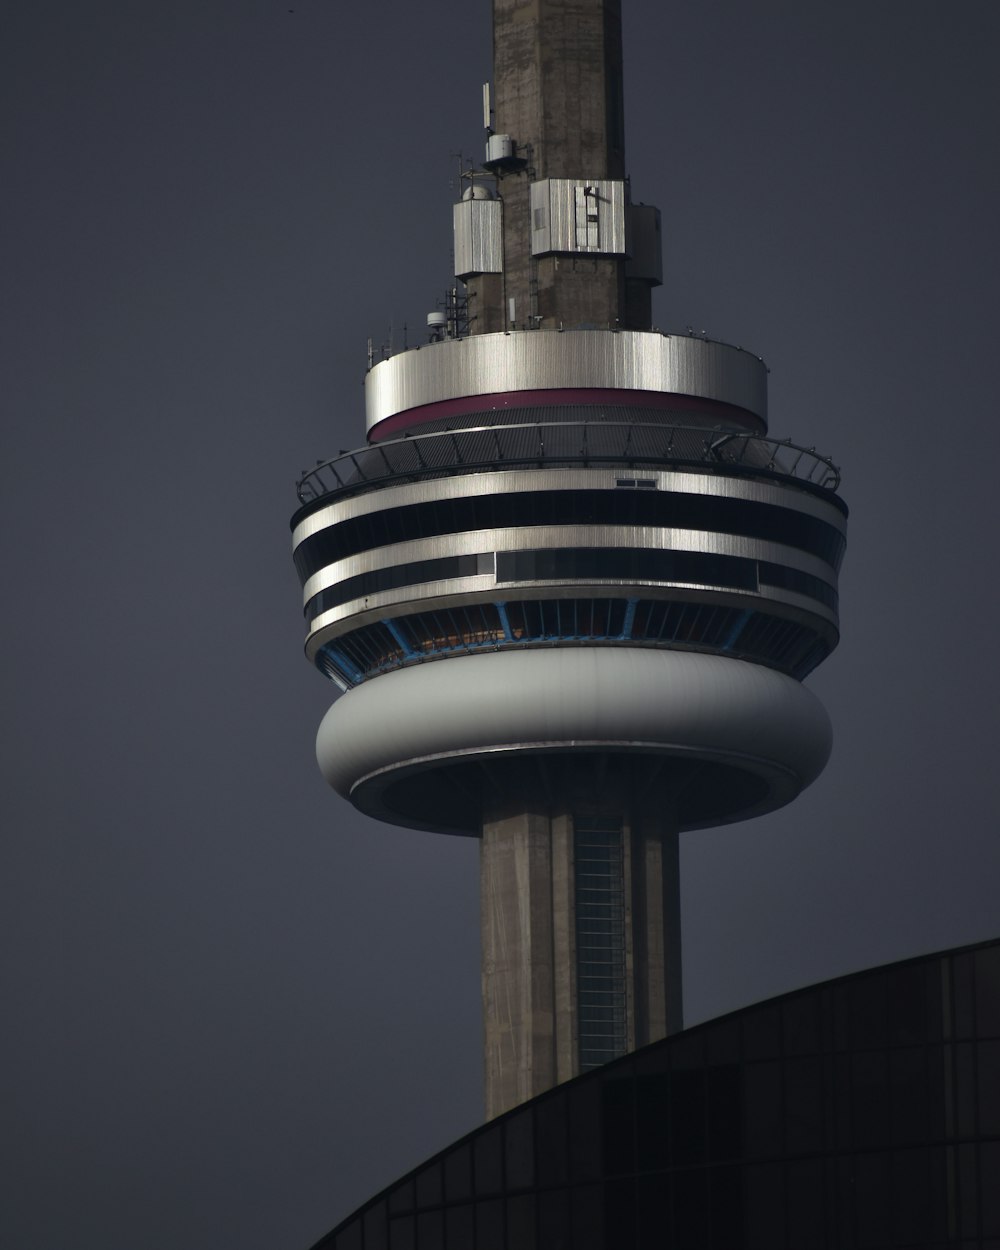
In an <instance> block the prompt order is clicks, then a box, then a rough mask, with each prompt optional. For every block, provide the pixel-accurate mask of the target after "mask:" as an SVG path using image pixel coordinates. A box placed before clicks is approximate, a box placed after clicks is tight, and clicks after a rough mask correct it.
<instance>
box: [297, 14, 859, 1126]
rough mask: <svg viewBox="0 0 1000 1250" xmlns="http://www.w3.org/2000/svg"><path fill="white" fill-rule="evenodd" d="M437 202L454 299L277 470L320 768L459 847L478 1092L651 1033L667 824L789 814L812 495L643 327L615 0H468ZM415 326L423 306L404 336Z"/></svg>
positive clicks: (645, 273)
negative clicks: (361, 428) (465, 51)
mask: <svg viewBox="0 0 1000 1250" xmlns="http://www.w3.org/2000/svg"><path fill="white" fill-rule="evenodd" d="M493 15H494V32H493V33H494V76H495V103H496V107H495V117H494V118H493V122H494V124H493V125H492V126H490V127H489V129H488V132H487V143H486V159H485V161H484V163H483V166H482V167H481V168H479V169H475V170H470V171H468V172H467V177H466V178H465V179H464V181H466V183H467V187H466V190H465V191H464V193H463V195H462V198H461V200H460V202H459V203H458V204H456V205H455V276H456V278H458V279H459V281H460V282H461V283H462V284H463V287H464V291H465V297H466V300H467V306H466V314H467V315H466V316H463V317H459V316H458V315H454V316H452V318H451V319H450V321H449V324H448V331H447V334H441V333H440V332H439V331H437V330H436V331H435V333H434V335H433V338H432V342H431V344H430V345H425V346H424V347H423V348H422V349H420V348H418V349H414V350H411V351H404V352H402V353H399V354H397V355H394V356H391V357H389V358H388V359H385V360H383V361H381V362H380V363H378V364H377V365H375V366H374V367H373V368H371V369H370V371H369V373H368V376H367V379H366V387H365V391H366V408H367V438H368V443H367V445H366V446H365V447H363V448H361V449H359V450H358V451H355V452H351V453H349V454H347V455H344V456H341V457H339V458H338V459H337V460H334V461H330V462H327V463H326V464H323V465H320V466H319V467H318V468H317V469H315V470H313V472H312V473H310V474H307V475H306V477H305V478H304V479H303V481H302V482H301V483H300V485H299V492H300V500H301V502H302V507H301V508H300V509H299V511H298V512H297V513H296V515H295V517H294V518H293V529H294V543H295V560H296V565H297V567H298V569H299V573H300V576H301V578H302V581H303V587H304V603H305V613H306V617H307V621H308V631H309V632H308V640H307V644H306V650H307V654H308V656H309V657H310V658H311V659H312V660H313V661H314V662H315V663H316V664H317V665H318V666H319V667H320V668H321V670H322V671H324V672H325V673H326V674H327V675H328V676H329V677H331V679H332V680H333V681H334V682H336V683H337V685H338V686H339V687H340V688H341V690H342V691H343V692H344V693H343V694H342V696H341V697H340V698H339V699H338V700H337V701H336V702H335V703H334V705H333V707H332V708H331V709H330V711H329V713H328V714H327V716H326V718H325V719H324V721H323V724H322V725H321V727H320V731H319V736H318V739H317V753H318V757H319V761H320V766H321V768H322V770H323V772H324V775H325V776H326V777H327V779H328V780H329V781H330V783H331V785H333V786H334V787H335V788H336V789H337V790H338V791H339V792H340V793H341V794H343V795H344V796H345V797H348V798H349V799H350V801H351V802H352V803H354V804H355V805H356V806H357V807H358V808H360V809H361V810H362V811H364V812H367V813H369V814H370V815H373V816H375V817H377V818H379V819H383V820H388V821H391V822H393V823H396V824H402V825H407V826H410V827H413V828H418V829H438V830H442V831H447V832H452V833H461V834H467V835H471V836H476V837H478V838H479V839H480V842H481V865H482V872H481V891H482V943H483V1005H484V1021H485V1037H486V1101H487V1112H488V1114H489V1115H495V1114H498V1113H500V1112H501V1111H504V1110H506V1109H507V1108H509V1107H511V1106H514V1105H516V1104H517V1103H519V1102H521V1101H523V1100H525V1099H527V1098H529V1097H531V1096H533V1095H534V1094H536V1093H538V1092H540V1091H541V1090H543V1089H545V1088H548V1087H550V1086H551V1085H553V1084H555V1083H557V1082H559V1081H562V1080H565V1079H567V1078H568V1077H570V1076H572V1075H574V1074H576V1073H577V1072H579V1071H582V1070H584V1069H586V1068H588V1067H591V1066H594V1065H596V1064H599V1063H602V1062H605V1061H606V1060H608V1059H610V1058H613V1057H615V1056H616V1055H619V1054H622V1053H624V1052H625V1051H627V1050H630V1049H633V1048H635V1047H636V1046H639V1045H642V1044H644V1043H646V1042H649V1041H653V1040H655V1039H656V1038H658V1037H661V1036H663V1035H664V1034H665V1033H666V1032H668V1031H670V1030H672V1029H674V1028H677V1027H679V1024H680V1003H681V993H680V932H679V914H680V909H679V893H678V890H679V886H678V859H677V845H678V843H677V839H678V834H679V832H681V831H682V830H685V829H696V828H701V827H705V826H710V825H715V824H721V823H725V822H728V821H734V820H743V819H746V818H748V817H750V816H756V815H759V814H761V813H763V812H766V811H769V810H772V809H773V808H775V807H778V806H781V805H782V804H784V803H786V802H788V801H790V800H791V799H792V798H794V797H795V795H796V794H797V793H798V792H799V790H800V789H802V788H803V787H804V786H805V785H808V784H809V782H810V781H812V780H813V779H814V778H815V777H816V776H817V775H818V773H819V772H820V771H821V769H822V768H823V765H824V763H825V761H826V758H827V755H828V752H829V746H830V731H829V723H828V720H827V718H826V714H825V712H824V711H823V709H822V707H821V706H820V705H819V703H818V702H817V700H816V699H815V698H814V697H813V696H812V695H811V694H810V693H809V691H807V690H806V689H805V687H804V686H803V685H802V684H801V682H802V679H803V678H804V677H805V676H806V675H807V674H808V672H809V671H810V670H811V669H812V668H814V667H815V665H816V664H818V663H819V662H820V661H821V660H822V659H823V658H824V657H825V656H826V655H827V654H828V653H829V651H830V650H832V648H833V647H834V646H835V645H836V642H837V638H838V623H837V591H836V581H837V570H838V568H839V564H840V560H841V557H842V555H843V550H844V541H845V538H844V534H845V518H846V508H845V507H844V505H843V504H842V503H841V501H840V500H839V498H838V497H837V495H836V493H835V492H836V487H837V484H838V480H839V479H838V475H837V472H836V470H835V469H834V468H833V466H832V465H831V464H830V462H829V461H827V460H825V459H824V458H823V457H820V456H816V455H815V453H813V452H807V451H805V450H803V449H800V448H795V447H793V446H792V445H791V444H790V443H788V442H787V441H782V442H777V441H776V440H773V439H770V438H768V437H767V400H766V369H765V367H764V365H763V363H762V362H761V361H760V360H759V359H758V358H757V357H755V356H753V355H751V354H750V353H747V352H744V351H742V349H739V348H733V347H729V346H727V345H725V344H722V343H714V342H710V341H706V340H703V339H697V338H692V337H689V336H675V335H669V334H661V333H659V332H658V331H653V330H652V329H651V317H650V299H651V291H652V288H653V287H654V286H657V285H659V282H660V277H661V262H660V218H659V213H658V211H657V210H656V209H655V208H653V207H651V206H647V205H643V204H638V205H636V204H633V203H632V202H631V197H630V189H629V185H628V182H627V180H626V178H625V157H624V138H623V123H622V117H623V111H622V75H621V21H620V16H621V15H620V5H619V4H618V3H607V2H602V0H495V3H494V6H493ZM436 322H437V318H435V324H436Z"/></svg>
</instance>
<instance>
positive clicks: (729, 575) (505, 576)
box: [497, 547, 757, 590]
mask: <svg viewBox="0 0 1000 1250" xmlns="http://www.w3.org/2000/svg"><path fill="white" fill-rule="evenodd" d="M595 577H598V578H614V579H615V580H616V581H631V580H643V581H659V582H694V583H696V584H697V585H699V586H721V587H724V588H725V589H727V590H756V589H757V564H756V561H755V560H745V559H743V558H741V557H739V556H717V555H706V554H703V553H702V552H699V551H651V550H649V549H648V548H643V547H611V548H606V547H570V548H562V549H552V550H543V551H501V552H498V553H497V582H546V581H555V580H572V581H576V580H585V579H587V578H595Z"/></svg>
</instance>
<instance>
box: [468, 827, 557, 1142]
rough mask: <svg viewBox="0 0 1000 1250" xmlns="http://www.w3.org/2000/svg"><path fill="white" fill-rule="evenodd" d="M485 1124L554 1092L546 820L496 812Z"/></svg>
mask: <svg viewBox="0 0 1000 1250" xmlns="http://www.w3.org/2000/svg"><path fill="white" fill-rule="evenodd" d="M480 865H481V876H480V882H481V923H482V941H483V1026H484V1033H485V1060H486V1073H485V1075H486V1116H487V1118H488V1119H492V1118H493V1117H494V1116H497V1115H500V1114H501V1113H502V1112H504V1111H507V1110H509V1109H510V1108H511V1107H515V1106H517V1105H518V1103H522V1102H525V1101H527V1099H529V1098H533V1097H534V1096H535V1095H536V1094H540V1093H542V1092H543V1091H544V1090H546V1089H551V1088H552V1086H553V1085H555V1084H556V1081H557V1076H556V1063H555V1007H554V967H553V933H552V929H553V925H552V848H551V837H550V821H549V816H548V813H547V812H544V811H538V812H514V813H512V812H509V811H508V812H493V813H491V814H490V817H489V818H488V819H485V820H484V821H483V834H482V844H481V857H480Z"/></svg>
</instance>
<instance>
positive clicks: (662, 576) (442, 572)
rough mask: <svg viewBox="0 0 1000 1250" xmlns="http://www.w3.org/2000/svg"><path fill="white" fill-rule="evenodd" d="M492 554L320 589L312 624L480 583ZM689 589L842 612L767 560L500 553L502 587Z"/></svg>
mask: <svg viewBox="0 0 1000 1250" xmlns="http://www.w3.org/2000/svg"><path fill="white" fill-rule="evenodd" d="M493 560H494V556H493V554H492V552H480V553H479V554H478V555H470V556H443V557H441V558H439V559H436V560H418V561H415V562H413V563H411V564H397V565H393V566H392V567H391V568H387V569H377V570H375V571H374V572H372V573H360V574H358V575H357V576H356V577H348V578H346V579H345V580H344V581H342V582H337V583H336V584H335V585H333V586H330V587H328V588H327V589H326V590H321V591H320V592H319V593H318V594H316V595H314V596H313V597H312V598H311V599H310V600H309V602H308V604H307V605H306V612H305V614H306V619H307V620H310V621H311V620H313V619H314V618H315V617H317V616H318V615H319V614H320V613H321V612H326V611H327V610H328V609H330V608H335V607H338V606H339V605H340V604H342V603H348V602H350V600H352V599H359V598H363V597H364V596H365V595H371V594H376V593H378V592H379V591H382V590H398V589H399V588H400V587H402V586H418V585H420V584H422V583H424V582H435V581H443V580H445V579H446V578H455V577H475V576H478V575H481V574H483V573H492V572H493ZM595 579H600V580H604V579H613V580H615V581H658V582H689V583H691V584H693V585H697V586H712V587H715V588H721V589H723V590H742V591H750V592H755V591H757V589H758V579H759V583H760V584H761V585H766V586H773V587H775V588H777V589H782V590H790V591H793V592H795V593H797V594H801V595H807V596H808V597H809V598H812V599H816V600H818V601H819V602H820V603H823V604H825V605H826V606H827V607H828V608H830V609H831V610H832V611H836V610H837V592H836V591H835V590H834V589H833V587H832V586H830V585H828V584H827V583H826V582H824V581H822V580H821V579H820V578H818V577H813V576H812V574H810V573H801V572H799V570H797V569H788V568H785V567H784V566H783V565H780V564H771V563H769V562H768V561H766V560H760V561H757V560H747V559H744V558H743V557H741V556H723V555H713V554H710V553H704V552H700V551H655V550H650V549H649V548H645V547H638V548H634V547H612V548H605V547H570V548H552V549H544V550H541V551H501V552H498V553H497V555H496V580H497V583H498V584H501V583H503V582H546V581H588V580H595Z"/></svg>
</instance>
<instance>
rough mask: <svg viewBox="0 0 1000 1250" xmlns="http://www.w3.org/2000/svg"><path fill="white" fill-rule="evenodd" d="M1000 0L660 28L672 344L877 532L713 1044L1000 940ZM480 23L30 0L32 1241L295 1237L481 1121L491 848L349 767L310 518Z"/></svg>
mask: <svg viewBox="0 0 1000 1250" xmlns="http://www.w3.org/2000/svg"><path fill="white" fill-rule="evenodd" d="M998 14H1000V6H997V5H996V4H995V3H992V0H989V2H987V0H983V2H977V0H951V2H950V3H947V4H946V3H944V2H943V0H940V2H935V3H929V2H926V0H838V2H837V3H829V2H820V3H817V2H816V0H812V2H810V3H802V2H801V0H781V2H779V0H768V2H766V3H765V2H762V0H704V2H702V3H698V4H690V3H688V4H684V5H681V4H674V3H669V4H668V3H665V2H664V0H625V56H626V125H627V134H628V149H629V168H630V171H631V175H632V185H633V192H634V195H635V198H637V199H640V200H644V201H646V202H647V203H655V204H658V205H659V206H660V208H661V209H662V211H663V220H664V234H665V248H666V274H667V281H666V285H665V286H664V287H663V289H662V290H661V291H660V292H659V293H658V296H657V303H656V315H655V320H656V321H657V323H658V324H659V325H660V327H661V328H663V329H675V330H683V328H684V327H685V326H686V325H691V326H693V327H694V328H695V329H696V330H697V331H701V330H705V331H707V332H708V334H709V335H710V336H711V337H715V338H720V339H723V340H726V341H729V342H731V343H735V344H739V345H742V346H744V347H748V348H751V349H752V350H753V351H755V352H757V353H759V354H760V355H762V356H763V357H764V358H765V360H766V361H767V362H768V364H769V366H770V367H771V370H772V373H771V379H770V382H771V429H772V431H773V432H774V433H775V434H777V435H779V436H782V437H784V436H790V437H792V438H793V439H794V440H795V441H797V442H801V443H804V444H805V445H807V446H809V445H813V444H815V445H816V447H817V448H818V449H819V450H821V451H823V452H827V453H829V454H831V455H832V456H833V457H834V459H835V460H836V461H837V462H838V463H839V464H840V465H841V466H842V468H843V481H844V485H843V494H844V497H845V498H846V500H847V501H848V503H849V505H850V507H851V531H850V545H849V549H848V555H847V560H846V563H845V566H844V576H843V584H842V585H843V590H842V625H843V642H842V644H841V646H840V648H839V650H838V651H837V652H835V653H834V655H833V656H832V657H831V658H830V659H829V660H828V661H827V662H826V664H825V665H824V666H823V667H822V668H821V669H820V670H819V671H818V672H816V673H815V674H814V675H813V677H812V678H810V682H809V684H810V685H811V686H812V688H813V689H814V690H815V691H816V692H817V694H818V695H819V696H820V698H821V699H822V700H823V701H824V703H825V704H826V706H827V708H828V709H829V711H830V713H831V716H832V719H833V723H834V729H835V737H836V742H835V748H834V754H833V759H832V761H831V763H830V765H829V767H828V768H827V770H826V772H825V773H824V774H823V776H822V777H821V778H820V780H819V781H817V782H816V783H815V785H814V786H813V787H812V789H811V790H810V791H809V792H808V793H806V794H805V795H803V796H802V797H801V798H800V799H799V800H798V801H797V802H796V803H795V804H793V805H792V806H791V807H789V808H787V809H786V810H785V811H783V812H780V813H777V814H774V815H771V816H769V817H767V818H765V819H762V820H760V821H755V822H751V823H748V824H745V825H741V826H733V827H729V828H727V829H724V830H719V831H709V832H701V833H694V834H688V835H685V838H684V839H683V843H682V845H683V851H682V856H683V859H682V863H683V892H684V902H683V909H684V966H685V1002H686V1013H687V1019H688V1022H689V1023H694V1022H697V1021H698V1020H701V1019H704V1018H706V1017H708V1016H711V1015H714V1014H717V1013H719V1012H723V1011H726V1010H729V1009H732V1008H736V1007H739V1006H742V1005H743V1004H746V1003H749V1002H751V1001H754V1000H756V999H760V998H763V997H768V996H770V995H772V994H776V993H779V992H781V991H784V990H788V989H792V988H794V987H796V986H799V985H802V984H806V983H809V982H812V981H815V980H818V979H821V978H826V977H831V976H834V975H837V974H839V973H845V972H850V971H853V970H855V969H859V968H863V967H868V966H872V965H875V964H878V963H880V962H885V961H888V960H894V959H898V958H903V957H905V956H910V955H916V954H919V953H922V952H926V951H930V950H933V949H936V948H941V947H948V946H952V945H957V944H959V943H964V942H971V941H975V940H979V939H984V938H989V937H995V936H996V935H997V934H998V933H1000V838H998V830H997V823H998V821H997V811H998V799H1000V795H998V773H1000V767H998V761H997V706H998V697H1000V691H998V682H997V672H998V664H997V622H998V612H997V609H998V595H997V571H998V567H1000V559H998V550H997V548H998V533H1000V525H998V515H997V514H998V506H997V481H998V472H1000V456H998V451H1000V447H998V442H1000V436H998V425H997V411H996V389H997V388H996V382H995V377H996V376H997V374H998V367H997V360H998V357H1000V351H998V345H997V332H998V324H997V321H998V319H997V311H996V310H997V300H998V290H1000V273H998V265H997V242H996V238H997V223H998V221H1000V204H998V198H1000V197H998V194H997V192H998V183H997V178H998V174H997V160H996V123H997V117H998V116H1000V101H998V99H997V81H998V76H997V70H996V59H995V58H996V48H997V46H998V45H997V37H998V34H1000V31H998V29H997V27H998ZM489 20H490V19H489V5H488V4H487V3H486V0H437V3H434V4H431V3H428V4H416V3H412V2H404V0H381V2H380V3H378V4H374V3H372V4H366V3H359V4H357V5H351V6H349V5H348V4H346V3H342V2H337V0H160V2H158V3H153V2H152V0H88V2H87V3H83V2H82V0H72V2H69V0H49V2H47V3H39V4H33V3H31V2H30V0H28V2H26V3H24V4H20V5H14V4H11V5H8V6H7V12H6V15H5V19H4V26H5V28H6V29H5V31H4V34H3V38H2V57H3V61H4V62H5V64H4V65H3V67H2V73H0V90H2V92H3V94H4V96H5V97H6V99H5V100H4V101H3V116H4V118H5V128H6V132H7V133H6V139H5V153H6V162H5V163H6V166H7V168H6V172H5V174H4V177H3V201H2V202H3V208H4V214H5V217H6V224H5V229H4V231H3V233H2V243H0V247H2V291H3V304H4V323H5V324H4V327H3V336H2V351H3V353H4V356H5V357H6V360H5V362H4V366H3V395H4V415H5V420H4V428H5V443H6V447H5V452H6V454H5V455H4V457H3V461H4V474H5V482H4V492H3V507H4V509H5V518H4V523H3V527H2V537H3V541H4V543H5V547H6V550H5V554H4V564H3V569H4V580H5V583H6V590H7V602H6V609H5V611H4V613H3V618H2V621H3V628H4V631H5V634H6V638H5V645H4V658H5V660H6V662H7V664H6V667H7V672H8V686H7V688H8V693H7V695H6V697H5V700H4V702H5V707H6V710H7V712H8V729H7V739H6V750H5V751H4V755H3V765H4V771H5V779H4V785H3V790H2V794H3V800H4V807H5V809H6V819H5V821H4V830H3V838H4V841H3V851H2V854H3V874H2V881H0V892H2V895H3V897H2V912H0V925H2V926H3V961H4V962H3V976H4V984H3V989H2V994H3V1000H2V1001H3V1021H4V1023H3V1027H2V1030H0V1039H2V1040H0V1050H2V1056H0V1073H2V1077H0V1081H2V1084H3V1087H4V1088H3V1091H2V1095H3V1097H2V1109H0V1125H2V1128H0V1135H2V1148H3V1155H2V1158H0V1242H2V1243H3V1244H4V1245H5V1246H11V1247H17V1248H18V1250H65V1248H67V1247H70V1246H72V1247H74V1250H135V1248H136V1247H140V1246H141V1247H142V1248H143V1250H178V1247H184V1250H209V1248H212V1250H217V1248H218V1247H220V1246H233V1247H239V1248H240V1250H265V1248H266V1250H306V1248H307V1247H308V1246H309V1245H310V1244H311V1243H312V1242H313V1241H314V1240H315V1239H316V1238H317V1237H319V1236H320V1235H321V1234H322V1233H323V1232H325V1231H326V1230H327V1229H328V1228H330V1227H331V1226H332V1225H333V1224H334V1223H336V1222H337V1221H338V1220H339V1219H341V1218H342V1217H343V1216H344V1215H346V1214H347V1213H348V1212H349V1211H350V1210H352V1209H353V1208H354V1207H355V1206H357V1205H359V1204H360V1203H361V1202H362V1201H363V1200H364V1199H365V1198H367V1197H368V1196H369V1195H370V1194H371V1193H373V1192H374V1191H375V1190H376V1189H378V1188H380V1187H381V1186H383V1185H384V1184H386V1183H387V1182H389V1181H390V1180H392V1179H394V1178H395V1177H396V1176H397V1175H399V1174H400V1173H402V1172H403V1171H405V1170H407V1169H409V1168H410V1167H411V1166H413V1165H415V1164H416V1163H418V1162H419V1161H420V1160H421V1159H422V1158H423V1157H425V1156H426V1155H427V1154H429V1153H431V1152H432V1151H434V1150H436V1149H438V1148H440V1147H441V1146H443V1145H445V1144H446V1143H447V1142H448V1141H449V1140H451V1139H452V1138H454V1137H456V1136H458V1135H459V1134H461V1133H464V1132H465V1131H467V1130H469V1129H470V1128H472V1127H474V1126H475V1125H476V1124H477V1123H478V1122H479V1121H480V1119H481V1114H482V1113H481V1071H480V1069H481V1042H480V1023H479V955H478V896H477V895H478V880H477V847H476V845H475V843H474V842H472V841H467V840H461V839H449V838H446V837H440V836H438V837H436V836H434V835H424V834H417V833H412V832H406V831H401V830H394V829H391V828H389V827H383V826H378V825H376V824H374V823H372V822H369V821H367V820H364V819H363V818H361V817H360V816H358V815H356V814H355V813H354V812H353V811H352V810H351V809H350V808H349V807H348V806H347V805H346V804H345V803H344V802H342V801H341V800H340V799H339V798H337V797H336V796H335V795H334V794H333V792H332V791H330V790H328V789H327V787H326V786H325V785H324V783H323V782H322V780H321V779H320V776H319V773H318V771H317V769H316V765H315V760H314V757H313V738H314V734H315V729H316V726H317V723H318V721H319V719H320V717H321V715H322V713H323V711H324V710H325V708H326V706H327V704H328V702H329V700H330V697H331V695H332V694H333V687H331V686H329V684H328V683H326V682H325V681H324V680H323V679H322V678H321V677H320V676H319V675H318V674H317V673H316V672H315V671H313V670H311V669H310V668H309V666H308V665H307V664H306V662H305V661H304V659H303V658H302V654H301V645H302V638H303V634H304V628H303V623H302V616H301V611H300V596H299V590H298V586H297V582H296V579H295V576H294V574H293V571H292V565H291V560H290V555H289V535H288V527H287V521H288V517H289V515H290V514H291V512H292V510H293V507H294V504H295V497H294V491H293V483H294V480H295V478H296V477H297V475H298V472H299V470H300V469H302V468H303V467H304V466H307V465H309V464H311V463H313V462H314V461H315V460H316V459H317V458H323V457H327V456H330V455H335V454H336V453H337V451H338V449H340V448H342V447H352V446H355V445H357V444H359V443H360V442H361V441H362V439H363V406H362V380H363V373H364V363H365V343H366V339H367V337H368V336H369V335H371V336H373V337H374V338H375V340H376V343H378V342H380V341H381V340H382V339H384V338H385V337H386V336H387V333H388V326H389V324H390V322H392V323H394V326H395V334H396V336H397V344H398V342H399V337H400V335H401V327H402V325H403V323H404V322H407V323H408V324H409V325H410V326H411V327H419V326H420V325H421V324H422V323H423V320H424V316H425V314H426V313H427V311H429V310H430V309H432V308H433V307H434V306H435V304H436V301H437V299H438V297H439V295H440V293H441V292H443V290H444V288H445V287H446V286H447V285H448V283H449V281H450V274H449V266H450V259H449V248H450V237H449V235H450V203H451V200H452V199H453V197H454V196H455V186H454V173H455V169H456V159H455V157H454V156H453V154H454V153H457V152H459V151H462V152H464V153H466V154H467V155H470V156H476V157H478V156H479V154H480V150H481V138H482V132H481V128H480V127H481V105H480V84H481V83H482V81H483V80H484V79H485V78H486V77H487V76H488V74H489V56H490V32H489ZM415 333H416V332H415V331H413V330H411V340H410V341H411V343H412V342H413V341H414V338H413V335H414V334H415Z"/></svg>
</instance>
